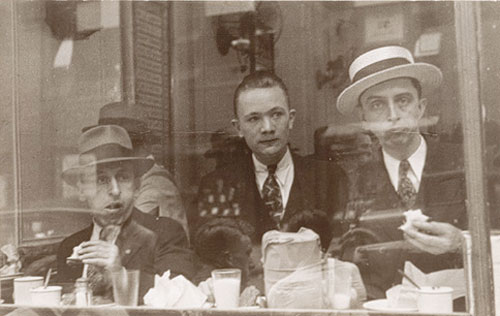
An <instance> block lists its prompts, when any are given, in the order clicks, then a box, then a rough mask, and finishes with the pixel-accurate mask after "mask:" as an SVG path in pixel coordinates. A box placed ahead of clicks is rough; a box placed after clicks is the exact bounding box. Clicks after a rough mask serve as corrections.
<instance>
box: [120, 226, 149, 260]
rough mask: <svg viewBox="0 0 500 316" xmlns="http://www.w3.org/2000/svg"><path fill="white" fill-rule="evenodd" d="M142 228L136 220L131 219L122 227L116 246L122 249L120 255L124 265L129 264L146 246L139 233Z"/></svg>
mask: <svg viewBox="0 0 500 316" xmlns="http://www.w3.org/2000/svg"><path fill="white" fill-rule="evenodd" d="M140 228H141V227H140V226H139V225H138V224H137V223H136V222H135V221H134V220H130V221H128V222H126V223H125V225H124V226H123V227H122V229H121V231H120V234H119V235H118V238H117V239H116V246H117V247H118V249H119V250H120V257H121V261H122V265H123V266H124V267H126V266H127V263H128V262H130V260H131V259H132V258H133V257H134V255H135V254H136V253H137V252H138V251H139V250H140V249H141V247H143V246H144V245H143V243H142V240H141V238H140V234H139V233H140Z"/></svg>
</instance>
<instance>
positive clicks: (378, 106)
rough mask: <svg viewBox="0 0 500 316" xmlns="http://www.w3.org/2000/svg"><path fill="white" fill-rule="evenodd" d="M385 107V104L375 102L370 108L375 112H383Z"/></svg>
mask: <svg viewBox="0 0 500 316" xmlns="http://www.w3.org/2000/svg"><path fill="white" fill-rule="evenodd" d="M383 107H384V103H383V102H381V101H374V102H372V103H370V108H371V109H372V110H375V111H378V110H381V109H382V108H383Z"/></svg>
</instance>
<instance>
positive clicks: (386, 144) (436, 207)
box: [337, 46, 467, 297]
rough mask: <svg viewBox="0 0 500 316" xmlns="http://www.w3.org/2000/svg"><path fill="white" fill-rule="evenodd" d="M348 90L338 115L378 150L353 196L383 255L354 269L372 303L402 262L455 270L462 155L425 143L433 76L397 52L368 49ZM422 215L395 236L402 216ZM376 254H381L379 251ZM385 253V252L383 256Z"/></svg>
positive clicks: (436, 75) (371, 251) (463, 223)
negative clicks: (358, 126)
mask: <svg viewBox="0 0 500 316" xmlns="http://www.w3.org/2000/svg"><path fill="white" fill-rule="evenodd" d="M349 74H350V77H351V81H352V83H351V85H350V86H349V87H347V88H346V89H345V90H344V91H343V92H342V93H341V95H340V96H339V97H338V99H337V108H338V110H339V111H340V112H341V113H343V114H351V113H352V112H354V111H357V113H358V114H359V117H360V119H361V121H362V123H363V125H364V126H365V128H367V129H368V130H370V131H371V132H373V134H374V135H375V136H376V137H377V139H378V141H379V143H380V149H379V151H378V152H377V153H376V154H375V155H374V159H373V160H371V161H369V162H367V163H366V164H365V165H363V166H362V167H360V169H359V178H358V186H357V189H358V190H359V192H358V196H359V197H360V198H361V199H364V200H366V201H370V202H369V203H368V207H367V210H365V212H364V213H363V214H361V216H360V218H359V220H360V221H359V225H360V226H361V227H363V226H364V228H370V229H371V230H372V232H373V233H374V236H375V238H374V239H375V240H374V241H375V242H388V241H397V240H402V239H403V237H404V240H405V241H406V242H396V243H392V244H384V246H383V247H379V248H377V247H375V246H372V247H367V248H364V249H363V248H361V249H360V250H365V252H364V255H365V258H363V261H362V262H363V264H360V269H361V272H362V274H363V278H364V281H365V283H366V285H367V288H368V294H369V296H371V297H383V296H385V293H384V292H385V290H387V289H388V288H389V287H390V286H391V285H392V284H393V283H399V282H400V281H401V276H399V275H398V274H397V272H396V271H397V269H398V268H402V267H403V266H402V265H403V263H404V261H405V260H410V261H412V262H413V263H415V264H417V266H418V267H419V268H421V269H422V270H424V271H425V272H430V271H435V270H440V269H444V268H453V267H457V266H460V265H461V260H460V259H461V255H460V254H459V251H460V249H461V241H462V234H461V231H460V229H466V227H467V214H466V209H465V202H464V199H465V195H466V193H465V183H464V174H463V167H462V163H461V157H462V153H461V148H460V146H457V145H453V144H443V143H440V142H439V141H438V139H437V138H436V137H434V136H430V137H424V136H423V135H422V133H421V130H420V127H421V126H423V125H428V124H429V123H430V121H431V120H430V119H429V118H425V117H424V113H425V109H426V106H427V99H426V96H428V94H429V93H431V92H433V91H434V90H435V89H436V88H438V87H439V84H440V83H441V79H442V74H441V71H440V70H439V68H437V67H435V66H434V65H431V64H427V63H415V62H414V60H413V56H412V55H411V53H410V52H409V51H408V50H406V49H405V48H403V47H399V46H387V47H382V48H377V49H373V50H371V51H369V52H367V53H365V54H362V55H361V56H359V57H358V58H357V59H355V60H354V61H353V63H352V64H351V66H350V69H349ZM416 209H421V211H422V213H423V214H424V215H426V216H429V217H430V220H428V221H426V220H417V221H414V222H413V223H412V225H408V226H406V227H405V228H404V231H398V227H399V226H400V225H401V224H402V223H403V221H404V217H403V212H404V211H407V210H416ZM381 249H382V250H381ZM388 249H389V250H388Z"/></svg>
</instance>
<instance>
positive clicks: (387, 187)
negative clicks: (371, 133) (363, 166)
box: [371, 147, 400, 208]
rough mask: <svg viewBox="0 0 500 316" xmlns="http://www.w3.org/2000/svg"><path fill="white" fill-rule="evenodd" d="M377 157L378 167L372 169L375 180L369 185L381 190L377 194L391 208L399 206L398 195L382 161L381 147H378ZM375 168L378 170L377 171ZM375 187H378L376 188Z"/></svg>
mask: <svg viewBox="0 0 500 316" xmlns="http://www.w3.org/2000/svg"><path fill="white" fill-rule="evenodd" d="M377 158H378V159H377V164H378V165H379V167H378V168H374V169H373V170H375V171H376V174H375V177H372V178H373V180H375V181H373V183H371V185H372V186H375V188H373V189H374V190H376V191H378V192H381V193H378V194H377V196H379V197H382V198H383V199H385V200H386V202H387V203H386V204H390V207H391V208H396V207H399V206H400V200H399V195H398V192H397V191H396V189H395V188H394V186H393V185H392V182H391V178H390V177H389V172H387V168H386V166H385V162H384V156H383V154H382V147H380V148H379V150H378V157H377ZM377 170H379V171H380V172H378V171H377ZM376 187H378V189H377V188H376Z"/></svg>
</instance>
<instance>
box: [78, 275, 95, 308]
mask: <svg viewBox="0 0 500 316" xmlns="http://www.w3.org/2000/svg"><path fill="white" fill-rule="evenodd" d="M75 305H76V306H90V305H92V290H91V289H90V288H89V281H88V279H87V278H78V279H76V282H75Z"/></svg>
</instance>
